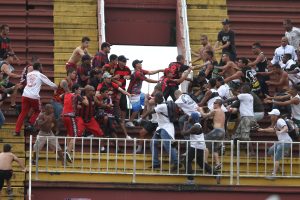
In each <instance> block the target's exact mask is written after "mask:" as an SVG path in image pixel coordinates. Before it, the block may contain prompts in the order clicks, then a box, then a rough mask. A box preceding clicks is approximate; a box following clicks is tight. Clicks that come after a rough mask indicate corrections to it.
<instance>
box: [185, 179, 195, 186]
mask: <svg viewBox="0 0 300 200" xmlns="http://www.w3.org/2000/svg"><path fill="white" fill-rule="evenodd" d="M184 184H186V185H195V181H194V180H187V181H186V182H185V183H184Z"/></svg>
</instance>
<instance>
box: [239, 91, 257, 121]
mask: <svg viewBox="0 0 300 200" xmlns="http://www.w3.org/2000/svg"><path fill="white" fill-rule="evenodd" d="M237 97H238V99H239V100H240V108H239V110H240V115H241V117H254V111H253V96H252V95H251V94H247V93H243V94H239V95H238V96H237Z"/></svg>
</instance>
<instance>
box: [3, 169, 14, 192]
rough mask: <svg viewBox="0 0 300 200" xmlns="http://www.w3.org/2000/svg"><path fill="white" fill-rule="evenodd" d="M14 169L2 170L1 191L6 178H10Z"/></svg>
mask: <svg viewBox="0 0 300 200" xmlns="http://www.w3.org/2000/svg"><path fill="white" fill-rule="evenodd" d="M12 174H13V171H12V170H0V191H1V190H2V188H3V185H4V180H7V181H8V180H10V179H11V177H12Z"/></svg>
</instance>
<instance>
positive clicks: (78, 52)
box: [68, 46, 85, 64]
mask: <svg viewBox="0 0 300 200" xmlns="http://www.w3.org/2000/svg"><path fill="white" fill-rule="evenodd" d="M84 54H85V49H82V48H81V46H79V47H77V48H76V49H74V51H73V53H72V55H71V57H70V58H69V60H68V62H69V63H74V64H77V63H78V62H80V61H81V57H82V56H83V55H84Z"/></svg>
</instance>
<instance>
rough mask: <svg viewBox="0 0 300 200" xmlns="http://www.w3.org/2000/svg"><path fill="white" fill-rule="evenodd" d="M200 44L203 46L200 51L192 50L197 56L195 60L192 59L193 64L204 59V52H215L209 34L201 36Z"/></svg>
mask: <svg viewBox="0 0 300 200" xmlns="http://www.w3.org/2000/svg"><path fill="white" fill-rule="evenodd" d="M200 44H201V45H202V47H201V48H200V49H199V50H198V52H192V54H193V55H194V56H196V57H197V58H196V59H195V60H194V61H192V64H193V63H195V62H197V61H199V60H204V52H206V51H211V52H213V48H212V46H211V45H210V43H209V42H208V38H207V35H201V36H200Z"/></svg>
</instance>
